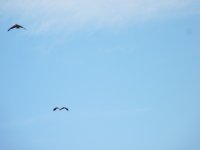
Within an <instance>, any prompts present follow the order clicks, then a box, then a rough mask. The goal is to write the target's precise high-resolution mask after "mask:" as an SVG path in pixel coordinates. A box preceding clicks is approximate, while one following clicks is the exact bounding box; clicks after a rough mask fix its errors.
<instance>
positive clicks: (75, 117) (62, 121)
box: [0, 14, 200, 150]
mask: <svg viewBox="0 0 200 150" xmlns="http://www.w3.org/2000/svg"><path fill="white" fill-rule="evenodd" d="M9 15H10V16H11V14H9ZM1 16H4V19H3V21H4V22H2V21H1V27H0V39H1V44H0V70H1V74H0V83H1V84H0V91H1V94H0V99H1V101H0V105H1V109H0V119H1V122H0V145H1V147H0V149H2V150H44V149H45V150H55V149H64V150H67V149H68V150H199V149H200V109H199V107H200V79H199V77H200V69H199V66H200V16H199V14H189V15H183V16H176V17H173V16H172V17H171V18H170V17H168V18H167V19H153V20H149V21H146V22H143V23H138V24H131V23H129V24H126V25H123V26H122V27H120V28H117V29H113V30H112V28H109V27H108V28H105V27H102V28H98V29H97V28H95V27H94V26H93V27H90V26H88V27H87V28H86V27H83V28H79V29H77V30H76V31H69V30H67V29H66V30H63V31H58V32H55V31H54V32H52V33H51V30H50V31H48V32H42V33H38V34H35V35H34V34H29V33H30V32H34V31H32V30H33V29H32V26H31V24H28V23H27V24H26V22H25V20H23V19H22V20H23V22H20V23H21V24H22V25H24V26H25V27H26V28H28V30H26V31H24V30H12V31H10V32H7V28H8V27H9V26H10V25H11V23H12V22H15V21H16V20H15V19H14V17H10V18H9V19H7V18H6V14H2V15H1ZM5 18H6V19H5ZM55 106H66V107H68V108H69V109H70V111H69V112H53V111H52V109H53V108H54V107H55Z"/></svg>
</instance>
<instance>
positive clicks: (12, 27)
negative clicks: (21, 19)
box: [8, 24, 16, 31]
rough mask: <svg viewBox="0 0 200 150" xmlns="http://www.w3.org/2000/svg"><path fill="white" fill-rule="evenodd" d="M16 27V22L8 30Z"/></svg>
mask: <svg viewBox="0 0 200 150" xmlns="http://www.w3.org/2000/svg"><path fill="white" fill-rule="evenodd" d="M14 28H16V24H15V25H13V26H12V27H10V28H9V29H8V31H10V30H11V29H14Z"/></svg>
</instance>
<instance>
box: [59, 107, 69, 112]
mask: <svg viewBox="0 0 200 150" xmlns="http://www.w3.org/2000/svg"><path fill="white" fill-rule="evenodd" d="M62 109H65V110H67V111H69V109H68V108H66V107H62V108H61V109H60V110H62Z"/></svg>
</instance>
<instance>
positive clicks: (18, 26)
mask: <svg viewBox="0 0 200 150" xmlns="http://www.w3.org/2000/svg"><path fill="white" fill-rule="evenodd" d="M16 27H17V28H23V29H25V30H26V28H24V27H23V26H21V25H18V24H16Z"/></svg>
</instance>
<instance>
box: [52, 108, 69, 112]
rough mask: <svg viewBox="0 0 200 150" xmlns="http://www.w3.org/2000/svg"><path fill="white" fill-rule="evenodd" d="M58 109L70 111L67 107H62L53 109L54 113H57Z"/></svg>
mask: <svg viewBox="0 0 200 150" xmlns="http://www.w3.org/2000/svg"><path fill="white" fill-rule="evenodd" d="M57 109H58V110H63V109H65V110H67V111H69V109H68V108H66V107H62V108H58V107H55V108H54V109H53V111H56V110H57Z"/></svg>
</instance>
